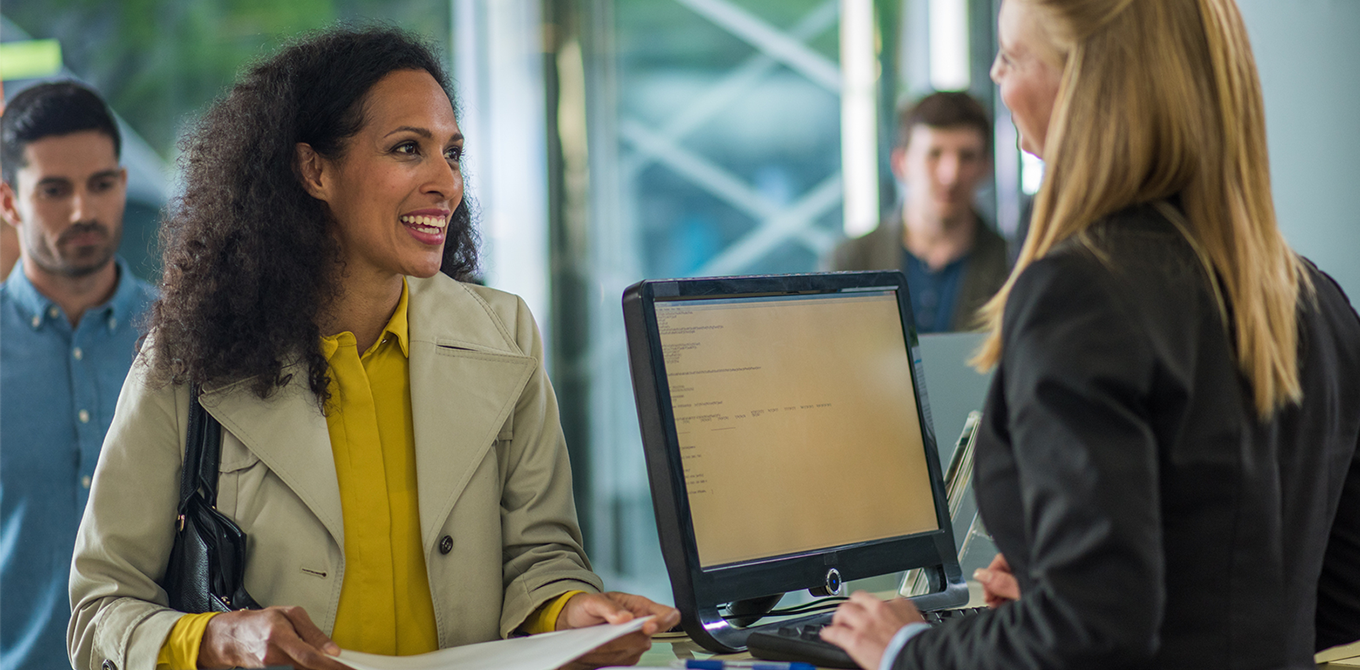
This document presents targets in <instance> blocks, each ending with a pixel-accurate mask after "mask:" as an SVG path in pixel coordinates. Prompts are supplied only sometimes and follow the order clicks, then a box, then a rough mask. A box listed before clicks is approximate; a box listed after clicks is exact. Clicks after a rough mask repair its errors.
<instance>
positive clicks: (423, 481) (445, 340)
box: [203, 275, 539, 552]
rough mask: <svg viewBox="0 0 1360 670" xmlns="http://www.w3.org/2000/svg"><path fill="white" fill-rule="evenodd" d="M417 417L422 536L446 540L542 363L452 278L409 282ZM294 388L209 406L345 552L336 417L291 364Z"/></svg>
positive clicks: (239, 391) (228, 390)
mask: <svg viewBox="0 0 1360 670" xmlns="http://www.w3.org/2000/svg"><path fill="white" fill-rule="evenodd" d="M409 290H410V303H409V311H408V318H409V321H410V325H409V328H410V331H409V336H410V358H411V365H410V384H411V410H412V415H413V424H414V429H415V444H416V477H417V485H418V486H419V500H420V518H421V525H422V528H421V537H422V540H423V544H424V545H425V549H426V551H427V552H428V551H430V550H431V549H432V548H433V546H434V543H435V542H437V541H438V537H439V531H440V529H441V528H442V527H443V526H444V523H445V520H446V519H447V518H448V515H449V513H450V511H451V510H452V509H453V505H454V503H455V502H456V501H457V499H458V496H459V495H460V494H461V493H462V492H463V490H464V489H465V488H466V487H467V485H468V482H469V481H470V480H471V478H472V475H473V473H474V472H475V471H476V470H477V467H478V465H479V464H480V463H481V462H482V460H483V459H484V457H485V455H486V452H487V451H488V450H489V449H490V448H491V446H492V445H493V444H494V442H495V441H496V440H497V439H507V438H509V437H510V436H511V435H512V429H511V426H510V423H509V422H508V418H509V417H510V415H511V413H512V412H513V410H514V407H515V403H516V401H517V400H518V399H519V397H520V394H521V393H522V392H523V390H524V387H525V385H526V384H527V383H528V381H529V379H530V377H531V376H532V374H533V372H534V370H535V369H536V368H537V367H538V365H539V361H537V360H536V359H534V358H533V357H532V356H530V355H528V354H527V353H526V352H524V351H523V350H522V349H521V348H520V347H519V345H518V344H517V343H516V341H515V338H514V337H513V336H512V335H511V334H510V331H509V330H508V329H507V327H506V324H505V323H504V321H503V320H502V319H501V318H500V317H499V316H498V315H497V314H496V313H495V312H494V311H493V310H492V308H491V307H490V306H489V305H488V304H487V303H486V301H485V300H483V299H482V298H481V297H480V296H479V295H477V294H476V293H474V292H473V290H472V289H470V288H468V287H467V286H465V285H463V284H460V283H458V282H455V281H453V280H451V279H449V278H447V277H445V276H443V275H436V276H435V277H433V278H430V279H415V278H412V279H410V280H409ZM287 372H290V373H292V378H291V379H290V380H289V383H288V384H287V385H286V386H285V387H284V388H282V389H280V390H279V391H277V392H276V393H275V394H274V395H272V396H270V397H269V398H268V399H266V400H261V399H260V398H259V397H257V396H256V395H254V393H252V392H251V391H250V389H249V385H248V384H247V383H235V384H231V385H229V386H226V387H222V388H218V389H213V390H210V391H205V392H204V394H203V406H204V407H205V408H206V409H207V410H208V411H209V413H211V414H212V415H213V416H214V417H216V418H217V420H218V421H220V422H221V423H222V425H223V426H224V427H225V428H226V429H227V430H228V431H230V432H231V434H232V435H235V436H236V437H237V438H238V439H240V440H241V442H242V443H243V444H244V445H245V446H246V448H247V449H249V450H250V451H251V452H252V453H254V454H255V455H256V456H258V457H259V458H260V460H261V461H263V462H264V463H265V465H267V466H268V467H269V469H270V470H272V471H273V472H274V473H275V474H276V475H278V477H279V478H280V479H282V480H283V482H284V483H285V484H286V485H287V486H288V487H289V488H290V489H292V490H293V492H294V493H295V494H296V495H297V496H298V497H299V498H300V499H301V500H302V501H303V503H305V504H306V505H307V507H308V508H310V509H311V510H312V512H313V514H315V515H316V517H317V518H318V519H319V520H320V521H321V523H322V524H324V525H325V527H326V529H327V530H328V531H329V532H330V534H331V536H332V537H334V538H335V541H336V542H337V543H338V544H340V546H344V522H343V518H342V514H341V507H340V490H339V486H338V484H337V483H336V482H337V480H336V474H335V461H334V456H333V455H332V452H331V446H330V437H329V433H328V432H327V429H326V418H325V416H323V415H322V414H321V411H320V409H319V408H318V406H317V403H316V397H315V396H314V395H313V394H312V393H311V391H310V390H308V388H307V381H306V373H305V371H304V370H303V369H302V368H301V367H300V366H297V365H294V366H289V369H288V370H287Z"/></svg>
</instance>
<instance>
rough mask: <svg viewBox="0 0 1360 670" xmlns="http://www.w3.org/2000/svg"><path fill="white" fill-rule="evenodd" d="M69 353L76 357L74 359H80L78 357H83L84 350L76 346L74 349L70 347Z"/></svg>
mask: <svg viewBox="0 0 1360 670" xmlns="http://www.w3.org/2000/svg"><path fill="white" fill-rule="evenodd" d="M71 355H72V356H75V357H76V360H80V359H82V358H85V352H83V351H81V350H80V347H76V348H75V349H72V350H71Z"/></svg>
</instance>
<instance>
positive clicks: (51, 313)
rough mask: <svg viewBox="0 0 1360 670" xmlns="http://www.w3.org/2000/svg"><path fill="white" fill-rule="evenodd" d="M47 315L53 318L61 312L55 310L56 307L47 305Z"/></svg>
mask: <svg viewBox="0 0 1360 670" xmlns="http://www.w3.org/2000/svg"><path fill="white" fill-rule="evenodd" d="M47 315H48V316H50V317H52V318H54V319H55V318H57V317H59V316H61V312H59V311H57V308H56V307H49V308H47Z"/></svg>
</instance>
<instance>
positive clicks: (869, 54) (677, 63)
mask: <svg viewBox="0 0 1360 670" xmlns="http://www.w3.org/2000/svg"><path fill="white" fill-rule="evenodd" d="M1239 4H1240V6H1241V7H1242V10H1243V13H1244V15H1245V17H1246V20H1247V23H1248V29H1249V31H1250V33H1251V37H1252V40H1253V47H1254V49H1255V53H1256V57H1257V61H1258V66H1259V68H1260V73H1261V79H1262V83H1263V86H1264V89H1265V94H1266V108H1267V126H1268V132H1269V141H1270V151H1271V161H1272V173H1273V179H1274V184H1275V197H1276V204H1277V207H1278V209H1279V213H1280V221H1281V226H1282V227H1283V228H1284V230H1285V234H1286V236H1287V237H1288V238H1289V240H1290V242H1291V243H1292V244H1293V245H1294V246H1295V248H1297V249H1299V250H1300V251H1301V252H1303V253H1304V254H1305V255H1308V256H1309V257H1311V258H1312V259H1313V260H1314V261H1316V262H1317V263H1318V264H1319V265H1320V266H1321V267H1322V268H1323V269H1324V270H1326V271H1328V272H1330V273H1331V274H1332V275H1333V276H1335V277H1336V278H1337V279H1338V280H1339V281H1340V282H1341V284H1342V286H1343V287H1344V288H1345V289H1347V290H1348V292H1349V293H1350V294H1351V295H1352V296H1354V295H1360V214H1357V211H1356V210H1357V208H1356V205H1357V203H1356V201H1355V198H1354V197H1353V193H1354V192H1355V190H1356V189H1355V184H1356V183H1360V132H1357V131H1356V130H1355V127H1356V121H1357V120H1358V119H1360V74H1358V73H1360V41H1357V40H1355V39H1354V35H1356V34H1358V33H1360V0H1290V1H1289V2H1281V1H1279V0H1239ZM999 5H1000V0H575V1H570V0H287V1H286V2H276V1H275V0H192V1H188V2H186V1H184V0H7V1H6V2H5V3H4V5H3V8H2V9H0V77H3V79H4V91H5V94H6V95H7V96H11V95H13V94H14V93H15V92H17V91H19V90H22V88H23V87H24V86H26V85H27V84H29V83H32V82H33V81H36V80H39V79H52V78H62V77H74V78H77V79H80V80H83V81H85V82H87V83H89V84H91V85H93V86H94V87H95V88H96V89H97V90H99V91H100V92H101V93H103V94H104V95H105V97H106V98H107V99H108V100H109V102H110V104H111V106H112V107H113V109H114V111H115V112H116V113H117V115H118V116H119V117H120V122H121V123H122V124H123V131H124V155H123V161H124V163H125V165H126V166H127V167H128V169H129V172H130V180H129V203H128V210H127V215H126V220H125V234H124V240H123V248H122V253H123V255H124V257H125V258H127V259H128V260H129V261H130V262H131V263H132V267H133V268H134V271H135V272H137V273H138V274H140V275H142V276H143V277H146V278H148V279H152V280H154V279H156V278H158V276H159V267H158V252H157V250H156V226H157V221H158V218H159V216H160V213H161V210H162V207H163V206H164V205H165V203H166V201H167V199H169V198H171V197H173V195H174V193H175V191H176V171H175V161H176V158H177V155H178V152H179V150H178V147H177V144H176V142H177V138H178V137H179V135H180V133H181V132H182V131H183V130H184V128H185V127H186V125H187V124H189V123H191V122H192V121H193V119H194V118H195V117H196V115H198V114H200V113H201V112H202V111H203V110H204V108H205V106H206V105H208V104H209V103H210V102H211V101H212V100H213V99H214V98H216V97H217V96H218V95H220V94H222V93H223V92H224V89H225V88H226V87H227V86H229V85H230V83H231V82H232V80H233V78H234V76H235V73H236V72H237V71H238V70H239V69H240V68H241V67H242V66H243V65H245V64H247V63H249V62H251V61H252V60H253V59H256V58H259V57H261V56H263V55H266V54H269V53H271V52H272V51H273V50H274V49H276V48H277V47H278V46H279V45H280V44H282V43H283V42H284V41H286V40H288V39H289V38H291V37H293V36H295V35H297V34H299V33H301V32H304V31H307V30H311V29H315V28H319V27H324V26H328V25H331V24H333V23H334V22H337V21H352V22H368V21H382V22H387V23H391V24H395V25H398V26H400V27H403V28H406V29H408V30H412V31H415V32H417V33H420V34H421V35H424V36H425V37H427V38H429V39H430V40H431V41H433V42H434V43H436V44H438V45H440V46H441V48H442V49H443V52H444V55H445V58H446V60H447V65H448V66H449V71H450V73H451V74H452V75H453V77H454V81H455V86H456V90H457V94H458V96H459V99H458V101H457V105H458V107H459V122H460V124H461V126H462V129H463V132H464V134H465V135H466V137H467V158H466V161H465V174H466V175H467V179H468V192H469V194H470V195H471V196H472V197H473V198H474V199H475V200H476V203H477V205H478V207H479V209H480V213H481V215H480V226H479V227H480V233H481V238H482V243H483V249H482V253H483V256H482V258H483V266H482V268H483V276H484V279H485V281H486V283H487V284H489V285H491V286H494V287H497V288H502V289H505V290H509V291H513V292H515V293H518V294H520V295H522V296H523V297H524V298H525V299H526V300H527V301H528V303H529V305H530V306H531V307H532V308H533V310H534V313H535V314H536V315H537V317H538V319H539V325H540V327H541V328H542V330H543V331H544V335H545V342H546V343H547V346H548V353H547V355H548V365H549V369H550V372H551V375H552V378H553V380H554V383H555V385H556V389H557V393H558V398H559V401H560V402H561V405H562V417H563V424H564V426H563V427H564V429H565V431H566V434H567V440H568V444H569V449H570V451H571V458H572V465H573V468H574V474H575V482H576V494H577V508H578V512H579V514H580V517H581V524H582V526H583V529H584V531H585V534H586V543H587V550H588V551H589V553H590V556H591V558H592V561H593V562H594V565H595V568H596V569H597V571H599V572H600V574H601V575H602V576H603V577H604V578H605V581H606V585H607V586H608V587H609V588H613V589H621V590H629V591H634V592H639V593H643V594H645V595H647V596H649V597H651V598H654V599H656V600H659V601H663V602H669V601H670V600H671V595H670V587H669V583H668V581H667V579H666V572H665V566H664V565H663V563H662V560H661V555H660V549H659V547H658V544H657V539H656V528H655V522H654V520H653V514H652V508H651V497H650V493H649V490H648V485H647V480H646V472H645V467H644V465H643V455H642V448H641V441H640V437H639V434H638V427H637V418H636V413H635V411H634V405H633V396H632V387H631V384H630V381H629V374H628V367H627V361H626V355H625V347H624V337H623V323H622V316H621V311H620V307H619V298H620V295H621V293H622V291H623V289H624V288H625V287H626V286H628V285H629V284H632V283H633V282H636V281H638V280H640V279H643V278H658V277H680V276H701V275H718V274H750V273H768V272H801V271H811V270H815V269H817V268H818V264H819V261H820V259H821V257H822V256H823V255H824V254H825V253H826V252H828V251H829V250H830V249H831V247H832V246H834V245H835V244H836V243H837V242H839V241H840V240H842V239H844V238H845V237H846V236H847V235H851V236H853V235H858V234H861V233H863V232H867V231H868V230H870V229H872V228H873V227H874V226H875V225H877V222H878V220H879V217H880V215H881V213H882V212H883V211H885V210H887V209H890V208H895V207H898V206H900V201H899V198H900V194H899V188H898V186H897V185H896V184H895V183H894V181H893V178H892V174H891V172H890V171H889V169H888V165H887V161H888V153H889V149H890V145H891V143H892V141H893V137H894V132H895V131H894V127H893V125H894V113H893V112H894V109H895V108H896V107H897V106H898V105H900V104H902V103H904V102H906V101H909V100H912V99H914V98H917V97H919V96H921V95H923V94H925V93H928V92H930V91H932V90H967V91H969V92H970V93H972V94H973V95H974V96H976V97H978V98H979V99H981V100H983V101H984V103H985V104H986V105H987V107H988V109H990V110H992V112H993V114H994V119H995V127H996V142H995V147H996V155H995V157H994V175H993V176H992V178H991V179H990V180H989V182H988V184H987V185H986V186H985V187H984V188H983V189H982V190H981V192H980V193H979V197H978V202H977V207H978V209H979V211H980V212H982V213H983V214H984V216H985V217H986V218H988V219H989V220H991V221H993V222H995V223H996V226H997V228H998V230H999V232H1000V233H1001V234H1002V235H1003V236H1005V237H1007V239H1009V240H1011V241H1012V242H1014V241H1015V238H1016V235H1017V230H1018V229H1020V228H1021V227H1022V225H1023V224H1022V220H1023V216H1024V215H1023V212H1025V211H1026V206H1027V202H1028V198H1029V196H1030V195H1031V194H1033V193H1034V192H1035V191H1036V190H1037V188H1038V186H1039V184H1040V182H1041V179H1042V175H1043V165H1042V164H1041V163H1040V162H1039V161H1037V160H1035V159H1033V157H1029V156H1027V155H1022V154H1021V153H1020V152H1019V151H1017V149H1016V146H1015V130H1014V128H1013V126H1012V124H1011V122H1010V119H1009V116H1008V114H1007V113H1006V110H1005V109H1004V107H1002V106H1001V105H1000V102H999V100H998V99H997V96H996V94H995V88H994V86H993V85H992V83H991V81H990V80H989V79H988V78H987V71H988V69H989V67H990V65H991V60H992V58H993V56H994V55H995V52H996V44H995V17H996V12H997V8H998V7H999ZM956 432H957V427H951V428H949V429H947V430H944V431H943V432H942V433H941V435H942V439H948V438H949V437H952V435H953V434H955V433H956Z"/></svg>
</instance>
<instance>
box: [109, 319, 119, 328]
mask: <svg viewBox="0 0 1360 670" xmlns="http://www.w3.org/2000/svg"><path fill="white" fill-rule="evenodd" d="M117 327H118V319H115V318H113V317H109V330H113V329H114V328H117Z"/></svg>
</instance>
